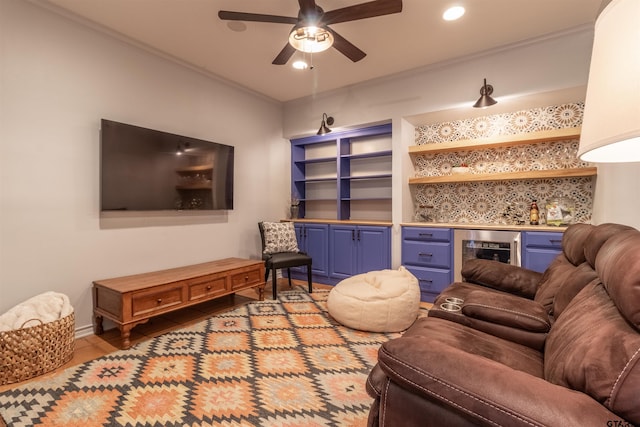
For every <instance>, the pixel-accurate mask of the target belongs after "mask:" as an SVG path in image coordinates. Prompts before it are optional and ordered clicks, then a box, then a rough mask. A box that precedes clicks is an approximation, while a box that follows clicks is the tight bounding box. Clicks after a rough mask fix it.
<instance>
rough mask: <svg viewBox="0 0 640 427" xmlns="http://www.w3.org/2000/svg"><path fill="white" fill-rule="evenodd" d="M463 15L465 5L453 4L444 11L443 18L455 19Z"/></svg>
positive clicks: (447, 19) (446, 19)
mask: <svg viewBox="0 0 640 427" xmlns="http://www.w3.org/2000/svg"><path fill="white" fill-rule="evenodd" d="M462 15H464V7H462V6H453V7H450V8H449V9H447V10H445V11H444V13H443V14H442V19H444V20H445V21H455V20H456V19H460V18H461V17H462Z"/></svg>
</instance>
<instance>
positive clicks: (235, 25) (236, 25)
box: [227, 21, 247, 33]
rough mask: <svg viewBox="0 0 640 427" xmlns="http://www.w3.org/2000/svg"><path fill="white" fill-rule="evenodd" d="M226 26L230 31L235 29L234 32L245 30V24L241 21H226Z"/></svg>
mask: <svg viewBox="0 0 640 427" xmlns="http://www.w3.org/2000/svg"><path fill="white" fill-rule="evenodd" d="M227 27H228V28H229V29H230V30H231V31H235V32H236V33H241V32H243V31H246V29H247V24H245V23H244V22H242V21H229V22H227Z"/></svg>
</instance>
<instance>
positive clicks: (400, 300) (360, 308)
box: [327, 267, 420, 332]
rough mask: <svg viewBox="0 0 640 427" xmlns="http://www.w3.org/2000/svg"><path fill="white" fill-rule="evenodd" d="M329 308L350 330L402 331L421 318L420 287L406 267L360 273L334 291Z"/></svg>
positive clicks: (332, 290)
mask: <svg viewBox="0 0 640 427" xmlns="http://www.w3.org/2000/svg"><path fill="white" fill-rule="evenodd" d="M327 308H328V310H329V314H330V315H331V316H332V317H333V318H334V319H336V320H337V321H338V322H340V323H342V324H343V325H345V326H348V327H350V328H353V329H359V330H362V331H371V332H399V331H403V330H405V329H407V328H408V327H409V326H411V324H413V322H414V321H415V320H416V318H417V317H418V312H419V310H420V286H419V285H418V279H417V278H416V277H415V276H414V275H413V274H411V272H410V271H409V270H407V269H406V268H404V267H400V268H399V269H398V270H381V271H371V272H369V273H364V274H358V275H355V276H352V277H349V278H348V279H344V280H343V281H341V282H340V283H338V284H337V285H336V286H334V288H333V289H331V292H329V298H328V300H327Z"/></svg>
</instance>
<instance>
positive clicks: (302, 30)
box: [289, 25, 333, 53]
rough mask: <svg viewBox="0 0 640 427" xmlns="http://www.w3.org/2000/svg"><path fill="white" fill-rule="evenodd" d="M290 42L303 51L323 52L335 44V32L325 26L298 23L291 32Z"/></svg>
mask: <svg viewBox="0 0 640 427" xmlns="http://www.w3.org/2000/svg"><path fill="white" fill-rule="evenodd" d="M289 44H290V45H291V46H293V47H294V48H295V49H296V50H299V51H301V52H307V53H316V52H323V51H325V50H327V49H329V48H330V47H331V46H332V45H333V34H331V32H330V31H329V30H327V29H326V28H323V27H316V26H313V25H309V26H301V25H296V26H295V27H293V30H292V31H291V34H289Z"/></svg>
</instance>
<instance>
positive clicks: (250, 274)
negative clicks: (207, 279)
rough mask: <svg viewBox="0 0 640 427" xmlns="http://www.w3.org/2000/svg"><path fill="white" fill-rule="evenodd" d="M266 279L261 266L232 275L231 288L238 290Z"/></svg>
mask: <svg viewBox="0 0 640 427" xmlns="http://www.w3.org/2000/svg"><path fill="white" fill-rule="evenodd" d="M263 280H264V277H263V275H262V272H261V270H260V269H259V268H255V269H252V270H245V271H241V272H238V273H234V274H232V275H231V289H233V290H234V291H235V290H238V289H242V288H245V287H247V286H252V285H255V284H256V283H260V282H262V281H263Z"/></svg>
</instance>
